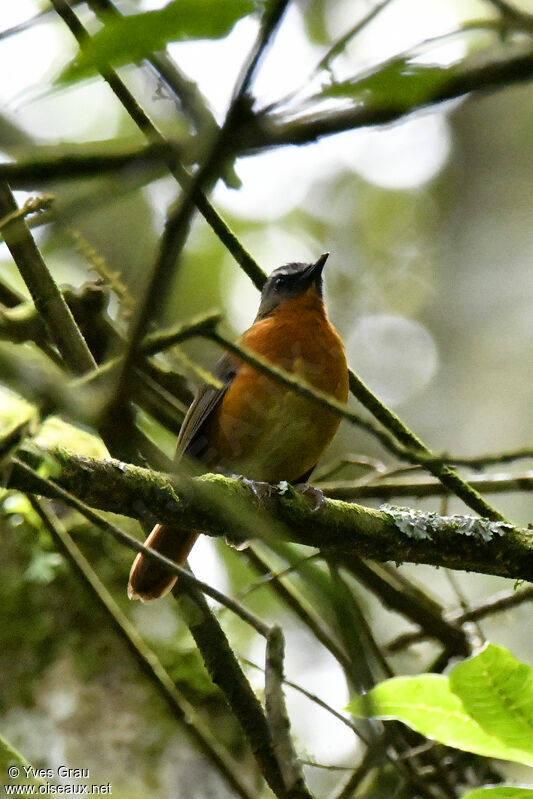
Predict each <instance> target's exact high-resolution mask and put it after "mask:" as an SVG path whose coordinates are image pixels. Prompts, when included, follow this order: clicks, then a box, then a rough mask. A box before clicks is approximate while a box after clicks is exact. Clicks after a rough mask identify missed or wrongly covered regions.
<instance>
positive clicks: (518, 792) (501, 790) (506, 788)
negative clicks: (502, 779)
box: [462, 785, 533, 799]
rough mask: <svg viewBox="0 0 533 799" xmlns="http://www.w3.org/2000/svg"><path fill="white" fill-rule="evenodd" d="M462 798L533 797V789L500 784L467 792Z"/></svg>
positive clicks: (502, 798) (508, 798)
mask: <svg viewBox="0 0 533 799" xmlns="http://www.w3.org/2000/svg"><path fill="white" fill-rule="evenodd" d="M462 799H533V789H531V788H516V787H515V786H514V785H498V786H497V787H495V788H476V790H475V791H469V792H468V793H465V794H464V796H463V797H462Z"/></svg>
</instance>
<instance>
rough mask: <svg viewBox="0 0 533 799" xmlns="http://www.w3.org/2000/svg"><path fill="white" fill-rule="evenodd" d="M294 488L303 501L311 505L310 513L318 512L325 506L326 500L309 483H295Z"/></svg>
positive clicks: (321, 493)
mask: <svg viewBox="0 0 533 799" xmlns="http://www.w3.org/2000/svg"><path fill="white" fill-rule="evenodd" d="M294 488H295V489H296V491H297V492H298V493H299V494H301V496H302V497H304V499H307V500H309V504H311V505H312V508H311V510H312V511H316V510H319V508H321V507H322V506H323V505H325V504H326V498H325V496H324V493H323V491H321V490H320V488H317V487H316V486H312V485H311V484H310V483H297V484H296V485H295V486H294Z"/></svg>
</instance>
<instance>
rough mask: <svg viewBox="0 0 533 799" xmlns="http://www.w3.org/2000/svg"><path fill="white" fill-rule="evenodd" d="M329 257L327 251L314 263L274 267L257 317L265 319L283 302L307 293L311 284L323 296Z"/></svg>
mask: <svg viewBox="0 0 533 799" xmlns="http://www.w3.org/2000/svg"><path fill="white" fill-rule="evenodd" d="M328 257H329V252H325V253H324V254H323V255H321V256H320V258H319V259H318V261H315V263H313V264H301V263H292V264H285V266H279V267H278V268H277V269H274V271H273V272H272V274H270V275H269V277H268V280H267V282H266V283H265V285H264V286H263V290H262V292H261V303H260V305H259V311H258V312H257V317H256V319H264V317H265V316H269V314H271V313H272V311H274V310H275V309H276V308H277V307H278V306H280V305H282V303H284V302H286V301H287V300H293V299H295V298H296V297H299V296H300V295H301V294H305V292H306V291H307V290H308V289H310V288H311V286H313V287H314V288H315V289H316V292H317V294H318V295H319V297H322V270H323V269H324V266H325V264H326V261H327V260H328Z"/></svg>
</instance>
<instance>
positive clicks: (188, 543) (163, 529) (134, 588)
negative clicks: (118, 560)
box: [128, 524, 198, 602]
mask: <svg viewBox="0 0 533 799" xmlns="http://www.w3.org/2000/svg"><path fill="white" fill-rule="evenodd" d="M197 538H198V533H196V532H195V531H194V530H182V529H181V528H180V527H173V526H172V525H168V524H156V526H155V527H154V529H153V530H152V532H151V533H150V535H149V536H148V538H147V539H146V541H145V546H147V547H150V548H151V549H155V550H157V551H158V552H160V553H161V554H162V555H165V556H166V557H167V558H170V559H171V560H173V561H174V562H175V563H177V564H178V566H181V565H182V564H183V563H185V561H186V560H187V557H188V555H189V552H190V551H191V549H192V548H193V546H194V542H195V541H196V539H197ZM176 580H177V577H176V576H175V575H173V574H171V573H170V572H169V571H168V569H165V567H164V566H163V564H159V563H157V562H156V560H154V559H153V558H150V557H149V556H148V555H144V554H143V553H142V552H139V554H138V555H137V557H136V558H135V560H134V561H133V566H132V567H131V571H130V581H129V583H128V596H129V598H130V599H141V600H142V601H143V602H148V600H150V599H159V597H162V596H165V594H168V592H169V591H170V590H171V589H172V587H173V586H174V583H175V582H176Z"/></svg>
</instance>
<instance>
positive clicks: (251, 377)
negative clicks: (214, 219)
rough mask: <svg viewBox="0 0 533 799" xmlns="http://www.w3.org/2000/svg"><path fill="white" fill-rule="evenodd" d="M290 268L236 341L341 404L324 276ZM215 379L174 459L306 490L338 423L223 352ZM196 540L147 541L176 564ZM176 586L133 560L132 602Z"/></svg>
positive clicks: (266, 291)
mask: <svg viewBox="0 0 533 799" xmlns="http://www.w3.org/2000/svg"><path fill="white" fill-rule="evenodd" d="M327 258H328V253H326V254H324V255H322V256H321V257H320V258H319V259H318V261H316V263H313V264H303V263H291V264H286V265H285V266H280V267H279V268H278V269H276V270H274V272H272V274H271V275H270V276H269V278H268V280H267V281H266V283H265V285H264V288H263V291H262V293H261V302H260V305H259V310H258V312H257V316H256V318H255V320H254V323H253V324H252V326H251V327H250V328H249V329H248V330H247V331H246V332H245V333H244V334H243V335H242V336H241V338H240V340H239V343H240V344H241V345H242V346H243V347H245V348H247V349H249V350H251V351H253V352H256V353H258V354H259V355H261V356H263V357H264V358H266V359H267V360H269V361H271V362H272V363H273V364H276V365H277V366H280V367H282V368H283V369H286V370H288V371H290V372H293V373H295V374H296V375H299V376H301V377H302V378H303V379H304V380H305V381H307V382H308V383H309V384H310V385H312V386H314V387H315V388H317V389H320V390H321V391H323V392H326V393H328V394H330V395H331V396H332V397H335V398H336V399H337V400H339V401H341V402H346V399H347V396H348V369H347V365H346V356H345V353H344V346H343V344H342V341H341V339H340V338H339V336H338V334H337V332H336V330H335V328H334V327H333V325H332V324H331V322H330V321H329V320H328V317H327V314H326V309H325V307H324V302H323V299H322V270H323V268H324V265H325V263H326V260H327ZM213 374H214V375H215V376H216V377H217V378H218V379H219V380H220V382H221V383H222V388H219V389H217V388H214V387H213V386H211V385H204V386H202V387H201V388H200V389H199V391H198V393H197V394H196V396H195V398H194V400H193V402H192V404H191V406H190V408H189V410H188V412H187V414H186V416H185V419H184V421H183V425H182V427H181V430H180V434H179V438H178V449H177V457H178V458H179V457H180V456H181V455H183V454H185V455H186V456H187V457H189V458H191V459H193V460H195V461H197V462H199V463H200V464H201V465H202V469H203V470H204V471H218V472H223V473H226V474H228V473H229V474H240V475H243V476H245V477H247V478H249V479H251V480H257V481H265V482H268V483H278V482H279V481H281V480H286V481H287V482H289V483H302V482H305V481H306V480H307V479H308V478H309V475H310V474H311V472H312V471H313V469H314V467H315V465H316V463H317V461H318V460H319V458H320V456H321V455H322V453H323V451H324V450H325V448H326V447H327V445H328V444H329V442H330V441H331V439H332V438H333V436H334V435H335V433H336V431H337V428H338V426H339V421H340V420H339V416H338V415H336V414H335V413H333V412H332V411H330V410H328V409H327V408H325V407H322V406H318V405H317V404H316V403H314V402H312V401H311V400H309V399H308V398H306V397H304V396H302V395H299V394H297V393H296V392H295V391H293V390H291V389H290V388H288V387H285V386H283V385H281V384H280V383H279V382H276V381H275V380H274V379H273V378H272V377H269V376H267V375H266V374H264V373H262V372H259V371H258V370H257V369H256V368H254V367H253V366H251V365H249V364H247V363H245V362H244V361H242V360H241V359H239V358H238V357H237V356H234V355H231V354H226V355H224V356H223V357H222V358H221V359H220V360H219V361H218V363H217V364H216V366H215V368H214V370H213ZM197 536H198V532H197V531H195V530H188V529H183V528H181V527H177V526H174V525H167V524H157V525H156V526H155V527H154V529H153V530H152V532H151V533H150V535H149V536H148V538H147V540H146V546H148V547H152V548H154V549H156V550H157V551H158V552H160V553H161V554H163V555H166V556H167V557H168V558H171V559H172V560H173V561H175V562H176V563H178V564H182V563H184V561H185V560H186V558H187V556H188V555H189V552H190V551H191V548H192V546H193V544H194V542H195V540H196V538H197ZM175 581H176V577H175V576H173V575H172V574H170V573H169V572H168V570H166V569H165V567H164V566H163V565H160V564H158V563H157V562H156V561H155V560H153V559H152V558H149V557H147V556H145V555H143V554H142V553H139V554H138V555H137V557H136V558H135V561H134V563H133V566H132V568H131V573H130V581H129V585H128V596H129V597H130V599H142V600H149V599H156V598H158V597H161V596H164V595H165V594H166V593H167V592H168V591H170V590H171V588H172V586H173V585H174V583H175Z"/></svg>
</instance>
